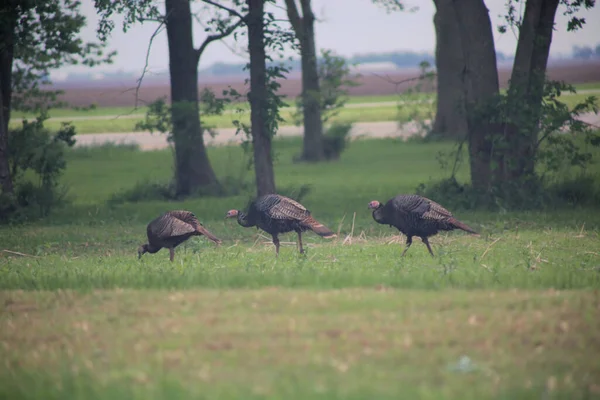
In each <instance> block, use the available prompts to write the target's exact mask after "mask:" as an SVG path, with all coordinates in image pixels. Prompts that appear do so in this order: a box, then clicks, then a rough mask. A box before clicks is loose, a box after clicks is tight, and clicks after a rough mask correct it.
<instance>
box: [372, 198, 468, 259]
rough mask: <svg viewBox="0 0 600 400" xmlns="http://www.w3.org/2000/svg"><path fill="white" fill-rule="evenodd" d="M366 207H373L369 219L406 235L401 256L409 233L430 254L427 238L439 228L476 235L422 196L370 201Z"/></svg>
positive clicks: (408, 238)
mask: <svg viewBox="0 0 600 400" xmlns="http://www.w3.org/2000/svg"><path fill="white" fill-rule="evenodd" d="M369 208H370V209H372V210H373V219H374V220H375V221H376V222H378V223H380V224H384V225H390V226H394V227H396V228H397V229H398V230H399V231H400V232H402V233H403V234H404V235H406V248H405V249H404V251H403V252H402V256H404V255H405V254H406V252H407V251H408V248H409V247H410V245H411V244H412V238H413V236H418V237H420V238H421V240H422V241H423V243H425V245H426V246H427V250H429V253H430V254H431V255H432V256H433V251H432V250H431V246H430V245H429V239H428V238H429V237H430V236H433V235H435V234H437V233H438V232H439V231H452V230H454V229H462V230H463V231H465V232H469V233H471V234H473V235H476V236H479V235H478V234H477V232H475V230H473V229H472V228H471V227H469V226H468V225H466V224H464V223H463V222H460V221H459V220H457V219H456V218H454V216H453V215H452V213H451V212H450V211H448V210H446V209H445V208H444V207H442V206H441V205H439V204H438V203H436V202H435V201H433V200H429V199H428V198H425V197H422V196H418V195H414V194H413V195H398V196H396V197H394V198H392V199H390V200H389V201H388V202H387V203H385V204H381V203H380V202H379V201H377V200H373V201H371V202H370V203H369Z"/></svg>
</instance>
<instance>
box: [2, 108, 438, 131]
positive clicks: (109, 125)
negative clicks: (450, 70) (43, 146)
mask: <svg viewBox="0 0 600 400" xmlns="http://www.w3.org/2000/svg"><path fill="white" fill-rule="evenodd" d="M415 113H416V116H417V117H418V118H431V105H427V106H425V107H423V106H419V105H412V104H411V105H410V106H407V107H403V108H400V109H399V108H398V106H396V105H386V106H381V107H368V108H345V109H342V110H341V111H340V113H339V114H338V115H337V116H335V117H334V118H332V121H337V122H379V121H403V122H408V121H409V120H410V119H411V118H412V117H413V116H414V115H415ZM281 116H282V117H283V118H284V121H285V122H283V123H282V124H281V125H293V124H294V120H293V118H292V112H291V111H285V110H284V111H282V112H281ZM234 120H241V121H243V122H245V123H249V122H250V113H244V114H242V115H239V114H234V113H230V114H224V115H221V116H208V117H205V118H203V122H204V123H205V124H208V125H210V126H214V127H216V128H234V124H233V121H234ZM138 121H140V119H137V118H110V119H84V120H73V121H72V123H73V126H75V128H76V129H77V133H78V134H87V133H118V132H133V131H135V130H136V129H135V125H136V123H137V122H138ZM63 122H65V121H62V120H50V121H47V122H46V123H45V124H44V126H45V127H47V128H48V129H51V130H58V129H59V128H60V127H61V124H62V123H63ZM20 124H21V122H18V121H12V122H11V123H10V126H11V127H13V128H16V127H18V126H19V125H20Z"/></svg>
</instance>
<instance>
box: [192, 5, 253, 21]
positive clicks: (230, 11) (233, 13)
mask: <svg viewBox="0 0 600 400" xmlns="http://www.w3.org/2000/svg"><path fill="white" fill-rule="evenodd" d="M202 2H203V3H206V4H210V5H213V6H215V7H217V8H220V9H221V10H225V11H227V12H228V13H229V15H235V16H236V17H238V18H239V19H241V20H242V22H244V23H245V22H246V17H247V16H243V15H242V14H240V13H239V12H237V11H235V10H234V9H233V8H229V7H225V6H223V5H221V4H219V3H217V2H214V1H211V0H202Z"/></svg>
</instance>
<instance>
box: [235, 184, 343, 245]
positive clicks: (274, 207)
mask: <svg viewBox="0 0 600 400" xmlns="http://www.w3.org/2000/svg"><path fill="white" fill-rule="evenodd" d="M233 217H237V221H238V224H240V225H241V226H243V227H245V228H249V227H252V226H256V228H257V229H258V228H260V229H262V230H263V231H265V232H267V233H269V234H270V235H271V236H272V237H273V244H274V245H275V253H276V254H277V255H279V238H278V235H279V234H280V233H286V232H291V231H294V232H296V233H298V249H299V250H300V253H304V248H303V247H302V232H305V231H307V230H311V231H313V232H315V233H316V234H317V235H319V236H322V237H324V238H332V237H335V236H336V235H335V234H334V233H333V232H332V231H331V230H329V228H327V227H326V226H325V225H323V224H322V223H320V222H319V221H317V220H316V219H314V218H313V217H312V216H311V215H310V211H308V210H307V209H306V208H305V207H304V206H303V205H302V204H300V203H298V202H297V201H295V200H292V199H290V198H288V197H285V196H281V195H279V194H267V195H265V196H261V197H259V198H257V199H256V200H254V201H252V202H251V203H250V205H249V206H248V210H247V211H246V212H242V211H240V210H229V211H228V212H227V215H226V218H233Z"/></svg>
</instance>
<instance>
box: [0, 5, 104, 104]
mask: <svg viewBox="0 0 600 400" xmlns="http://www.w3.org/2000/svg"><path fill="white" fill-rule="evenodd" d="M80 5H81V3H80V2H79V1H77V0H51V1H23V2H20V3H19V5H18V6H16V7H14V8H13V7H11V8H10V9H8V8H7V9H5V10H4V11H5V12H2V13H1V15H0V23H2V24H6V26H13V27H14V32H13V33H14V39H15V42H14V62H13V65H12V90H13V93H12V104H11V108H12V109H18V110H24V111H30V110H36V109H40V108H49V107H51V106H57V105H59V103H58V102H57V95H58V94H60V93H61V92H60V91H57V90H42V86H48V85H50V84H51V82H50V80H49V74H50V71H51V70H54V69H58V68H61V67H63V66H65V65H78V64H81V65H86V66H89V67H93V66H95V65H98V64H101V63H111V62H112V57H113V56H114V55H115V52H110V53H108V54H105V53H104V49H105V45H104V44H102V43H92V42H89V43H85V42H83V41H82V40H81V38H80V37H79V32H80V31H81V29H82V28H83V27H84V26H85V23H86V19H85V17H84V16H83V15H81V14H80V11H79V8H80Z"/></svg>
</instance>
